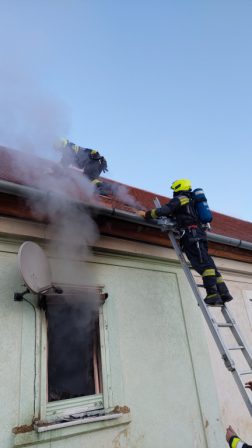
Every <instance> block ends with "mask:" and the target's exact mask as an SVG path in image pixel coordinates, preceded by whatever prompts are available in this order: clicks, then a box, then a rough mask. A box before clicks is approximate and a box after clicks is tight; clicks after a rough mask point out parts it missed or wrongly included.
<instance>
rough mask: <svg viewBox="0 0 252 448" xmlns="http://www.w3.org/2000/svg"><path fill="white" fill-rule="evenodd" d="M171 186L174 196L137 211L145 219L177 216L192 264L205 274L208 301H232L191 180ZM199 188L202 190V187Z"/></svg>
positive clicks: (212, 302) (219, 302)
mask: <svg viewBox="0 0 252 448" xmlns="http://www.w3.org/2000/svg"><path fill="white" fill-rule="evenodd" d="M171 188H172V189H173V199H171V200H170V202H169V204H166V205H163V206H162V207H160V208H157V209H154V210H150V211H147V212H142V211H140V212H137V214H139V215H142V216H144V217H145V218H146V219H157V218H160V217H161V216H167V217H168V216H172V217H174V219H175V220H176V223H177V227H178V230H179V232H180V235H181V239H180V243H181V247H182V248H183V250H184V252H185V253H186V256H187V258H188V260H189V261H190V263H191V265H192V267H193V268H194V269H195V271H197V272H198V273H199V274H200V275H201V276H202V279H203V284H204V288H205V289H206V292H207V296H206V298H205V303H206V304H207V305H211V306H220V305H223V302H224V303H225V302H230V300H232V298H233V297H232V296H231V294H230V293H229V291H228V288H227V286H226V284H225V283H224V281H223V279H222V276H221V274H220V273H219V272H218V270H217V268H216V266H215V263H214V261H213V259H212V257H210V255H209V254H208V242H207V238H206V232H205V230H204V227H203V225H202V222H201V220H200V217H199V214H198V212H197V209H196V205H195V201H194V199H193V194H192V189H191V183H190V181H189V180H187V179H181V180H177V181H176V182H174V183H173V184H172V186H171ZM195 191H196V190H195ZM200 191H201V192H202V190H200ZM202 193H203V192H202Z"/></svg>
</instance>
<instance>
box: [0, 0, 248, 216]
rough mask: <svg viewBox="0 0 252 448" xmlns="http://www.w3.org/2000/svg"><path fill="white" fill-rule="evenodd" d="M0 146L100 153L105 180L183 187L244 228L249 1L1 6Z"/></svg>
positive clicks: (68, 0)
mask: <svg viewBox="0 0 252 448" xmlns="http://www.w3.org/2000/svg"><path fill="white" fill-rule="evenodd" d="M0 16H1V28H0V57H1V71H0V145H6V146H10V147H12V148H15V149H20V150H25V151H26V152H31V153H36V154H37V155H40V156H43V157H47V158H49V159H52V160H58V158H59V155H58V154H57V153H55V151H54V150H53V149H52V145H53V141H54V138H56V137H57V136H61V137H65V138H67V139H69V140H70V141H72V142H73V143H75V144H77V145H80V146H83V147H87V148H92V149H95V150H97V151H99V152H100V154H102V155H103V156H104V157H105V158H106V159H107V162H108V168H109V172H108V173H107V174H106V176H107V177H108V178H110V179H114V180H116V181H119V182H122V183H125V184H127V185H132V186H134V187H138V188H141V189H144V190H148V191H152V192H154V193H156V194H160V195H164V196H168V197H171V196H172V190H170V186H171V184H172V182H173V181H175V180H177V179H181V178H186V179H189V180H190V181H191V182H192V187H193V189H194V188H198V187H200V188H203V189H204V191H205V194H206V196H207V198H208V203H209V206H210V208H211V209H212V210H215V211H218V212H220V213H224V214H227V215H230V216H234V217H237V218H240V219H244V220H247V221H250V222H252V207H251V199H250V196H251V193H250V181H251V161H252V156H251V147H252V126H251V121H252V120H251V119H252V82H251V80H252V57H251V56H252V26H251V21H252V2H251V0H242V1H238V0H235V1H234V0H205V1H202V0H50V1H49V0H43V1H38V0H37V1H35V0H1V1H0Z"/></svg>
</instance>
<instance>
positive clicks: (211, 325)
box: [168, 231, 235, 370]
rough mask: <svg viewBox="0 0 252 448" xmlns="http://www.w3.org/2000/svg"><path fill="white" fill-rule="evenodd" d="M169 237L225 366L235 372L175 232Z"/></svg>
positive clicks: (216, 325)
mask: <svg viewBox="0 0 252 448" xmlns="http://www.w3.org/2000/svg"><path fill="white" fill-rule="evenodd" d="M168 236H169V238H170V240H171V242H172V245H173V247H174V249H175V252H176V254H177V256H178V258H179V261H180V263H181V265H182V268H183V271H184V273H185V275H186V277H187V280H188V282H189V284H190V286H191V288H192V291H193V293H194V296H195V298H196V300H197V302H198V304H199V306H200V309H201V311H202V313H203V316H204V318H205V320H206V323H207V325H208V328H209V330H210V331H211V333H212V335H213V338H214V340H215V342H216V345H217V347H218V349H219V351H220V354H221V356H222V359H223V360H224V362H225V365H226V367H227V368H228V370H233V369H234V368H235V367H234V361H233V360H232V358H231V356H230V353H229V351H228V348H227V346H226V344H225V342H224V339H223V337H222V334H221V332H220V330H219V327H218V324H217V322H216V320H215V319H214V318H213V316H212V314H211V313H210V311H209V310H208V307H207V306H206V304H205V302H204V301H203V300H202V296H201V294H200V292H199V289H198V287H197V284H196V282H195V280H194V277H193V275H192V273H191V271H190V269H189V267H188V264H187V262H186V260H185V258H184V255H183V253H182V251H181V249H180V248H179V246H178V243H177V241H176V238H175V236H174V234H173V232H172V231H168Z"/></svg>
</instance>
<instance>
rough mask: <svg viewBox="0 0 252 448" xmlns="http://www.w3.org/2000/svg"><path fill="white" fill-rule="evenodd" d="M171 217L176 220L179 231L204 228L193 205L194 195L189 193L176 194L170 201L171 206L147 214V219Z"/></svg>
mask: <svg viewBox="0 0 252 448" xmlns="http://www.w3.org/2000/svg"><path fill="white" fill-rule="evenodd" d="M169 215H172V216H173V217H174V218H175V219H176V222H177V225H178V228H179V229H181V228H186V227H188V226H192V225H195V226H197V227H199V228H201V227H202V226H201V223H200V220H199V217H198V215H197V212H196V209H195V206H194V203H193V199H192V193H191V192H189V191H182V192H181V191H180V192H178V193H174V198H173V199H171V200H170V202H169V204H166V205H163V206H162V207H160V208H156V209H153V210H150V211H148V212H146V215H145V217H146V218H147V219H157V218H160V217H161V216H169Z"/></svg>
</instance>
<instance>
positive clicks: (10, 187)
mask: <svg viewBox="0 0 252 448" xmlns="http://www.w3.org/2000/svg"><path fill="white" fill-rule="evenodd" d="M0 193H4V194H9V195H12V196H17V197H20V198H26V199H32V200H34V201H49V200H50V199H54V200H56V201H59V200H62V199H64V200H65V201H67V202H68V203H69V204H72V205H75V206H78V207H80V208H83V209H85V210H86V209H88V210H89V211H90V213H91V214H92V215H93V216H97V215H98V214H99V215H103V216H110V217H113V218H117V219H121V220H123V221H128V222H133V223H135V224H139V225H141V226H146V227H152V228H156V229H160V226H159V225H158V224H157V223H158V221H157V220H154V219H153V220H151V222H149V221H146V219H145V218H143V217H142V216H139V215H135V214H134V213H129V212H125V211H123V210H117V209H115V208H110V207H106V206H104V205H99V204H92V203H91V202H87V201H80V200H79V199H71V198H70V197H69V196H65V197H64V196H62V195H60V194H57V193H53V192H48V191H44V190H39V189H37V188H33V187H26V186H24V185H20V184H14V183H12V182H7V181H4V180H0ZM207 239H208V240H209V241H213V242H214V243H220V244H226V245H228V246H233V247H239V248H241V249H247V250H252V243H249V242H248V241H242V240H239V239H236V238H230V237H228V236H223V235H217V234H215V233H209V232H207Z"/></svg>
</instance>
